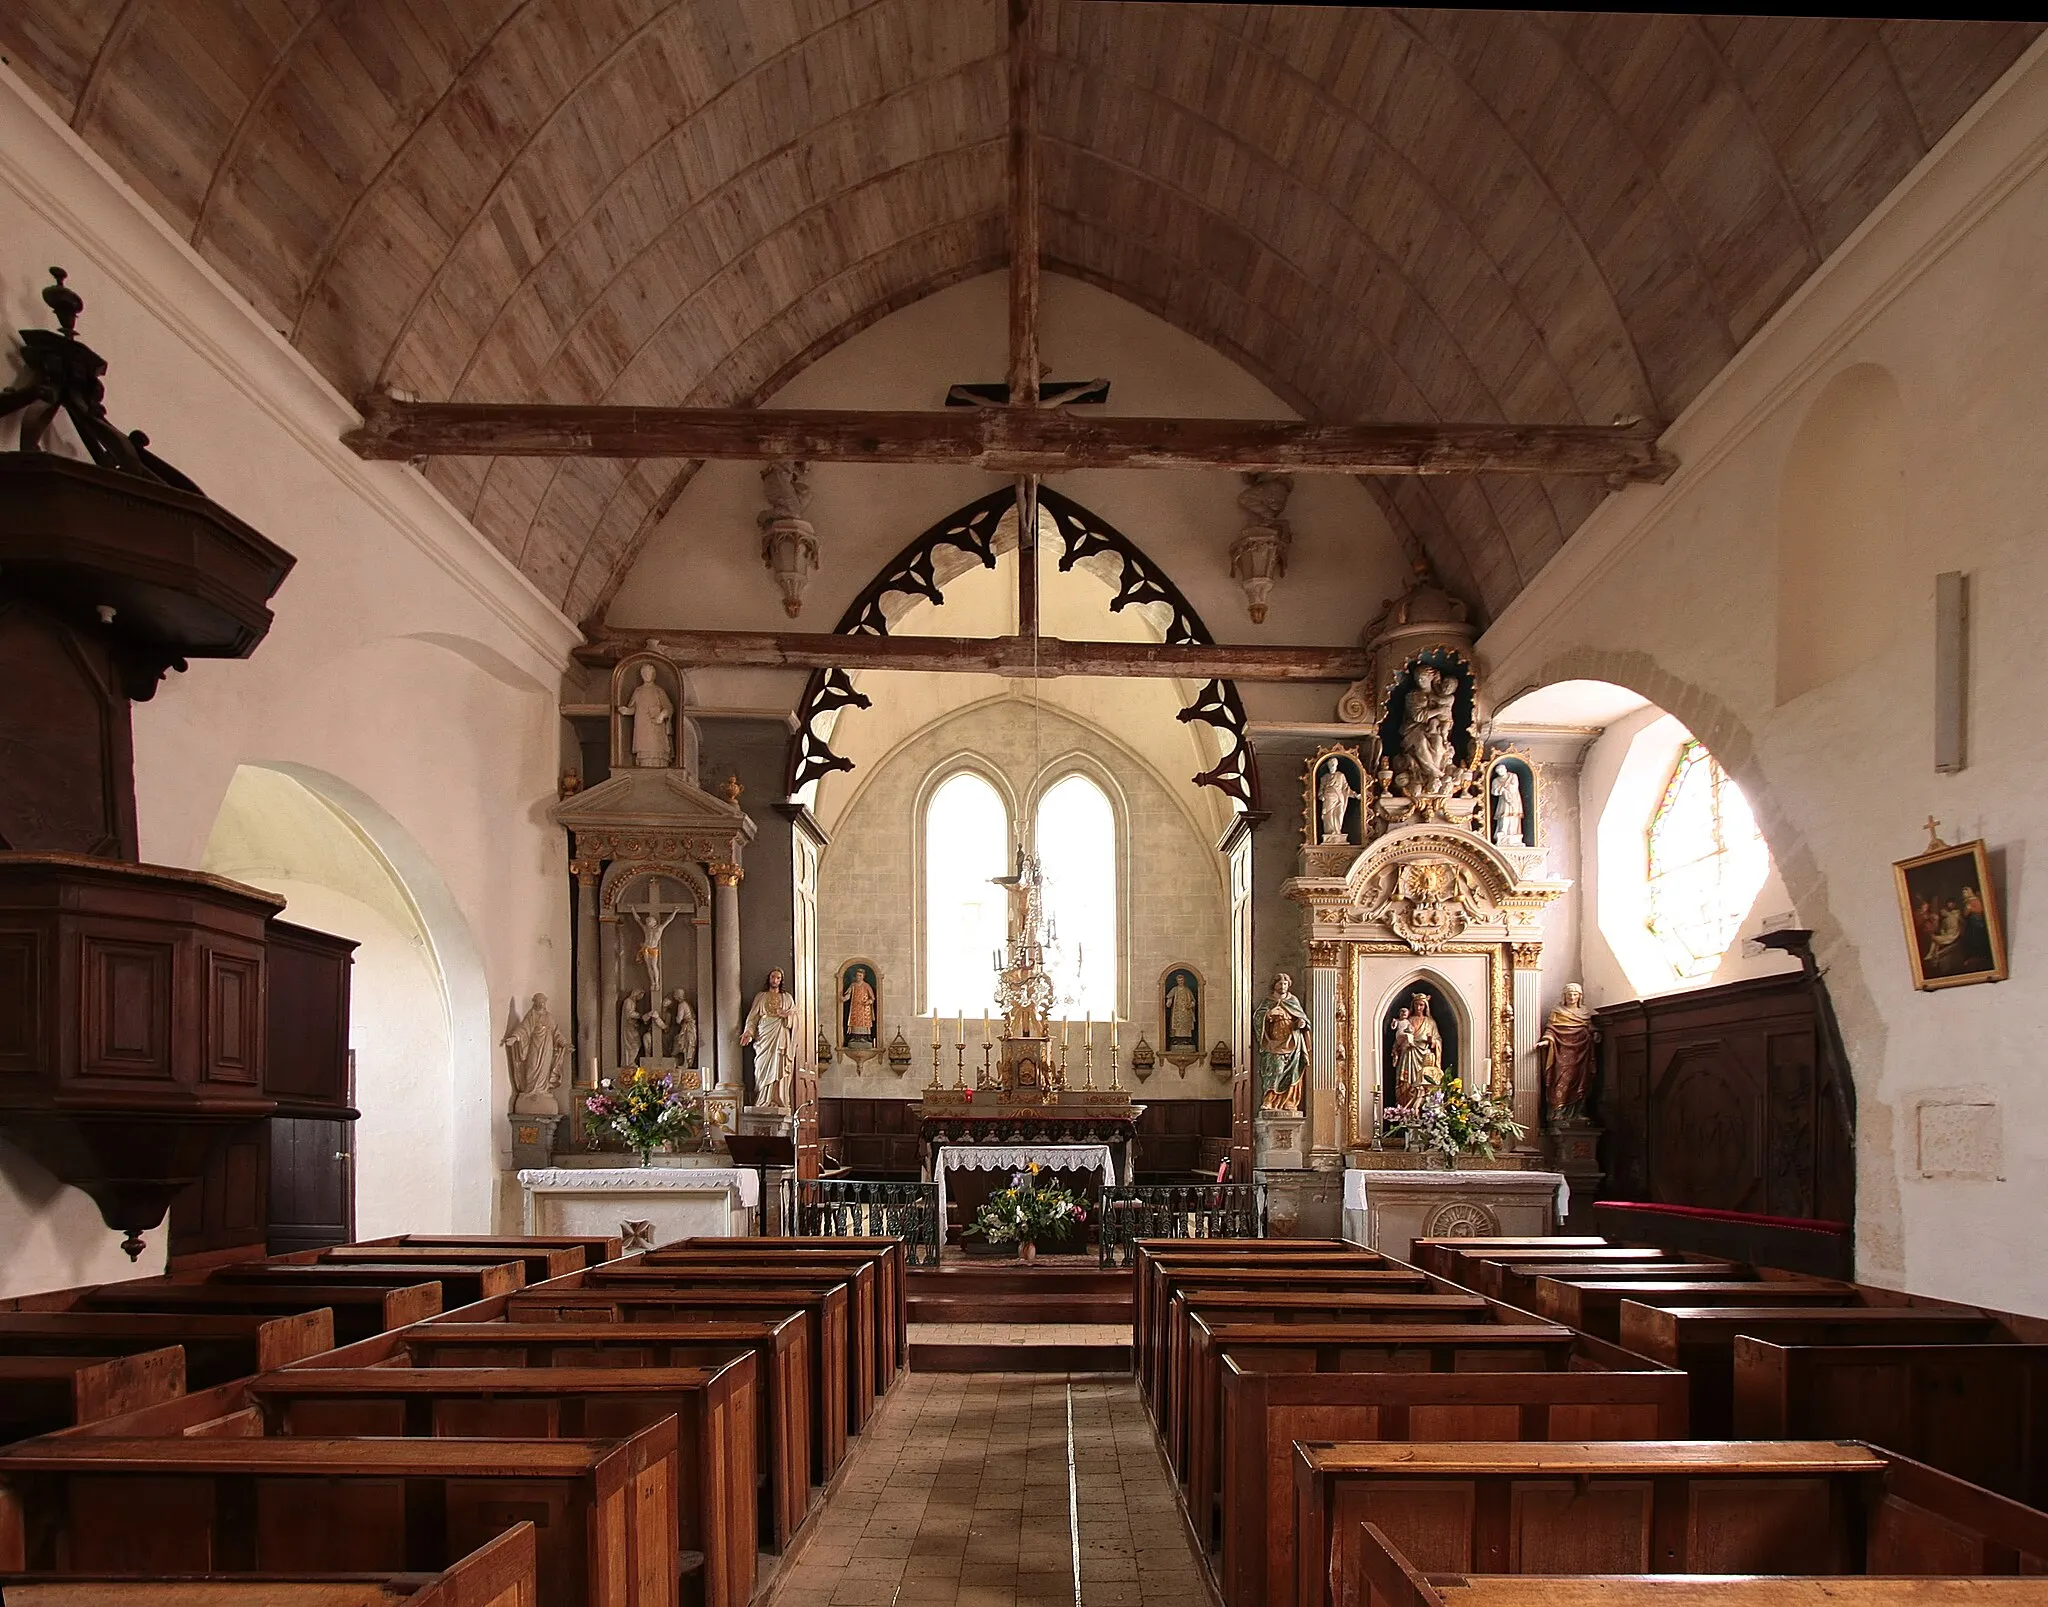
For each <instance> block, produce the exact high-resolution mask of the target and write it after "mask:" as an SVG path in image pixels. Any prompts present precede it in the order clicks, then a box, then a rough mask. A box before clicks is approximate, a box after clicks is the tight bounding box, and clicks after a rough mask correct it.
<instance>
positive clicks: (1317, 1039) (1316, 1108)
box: [1307, 943, 1344, 1172]
mask: <svg viewBox="0 0 2048 1607" xmlns="http://www.w3.org/2000/svg"><path fill="white" fill-rule="evenodd" d="M1340 952H1341V949H1340V947H1339V945H1337V944H1335V943H1311V944H1310V945H1309V949H1308V1021H1309V1040H1308V1055H1309V1096H1308V1104H1307V1109H1308V1164H1309V1166H1310V1168H1311V1169H1312V1170H1315V1171H1319V1172H1327V1171H1336V1170H1340V1169H1341V1168H1342V1167H1343V1165H1344V1148H1343V1146H1344V1134H1343V1132H1342V1130H1341V1129H1340V1128H1339V1125H1338V1121H1339V1111H1338V1108H1337V1058H1338V1051H1339V1045H1338V1042H1337V980H1338V977H1337V960H1338V955H1339V954H1340Z"/></svg>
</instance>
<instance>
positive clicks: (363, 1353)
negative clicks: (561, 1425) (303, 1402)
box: [289, 1313, 824, 1552]
mask: <svg viewBox="0 0 2048 1607" xmlns="http://www.w3.org/2000/svg"><path fill="white" fill-rule="evenodd" d="M734 1355H751V1356H752V1357H753V1358H754V1390H755V1408H756V1414H757V1415H756V1431H755V1436H754V1444H755V1451H756V1455H757V1457H758V1458H759V1459H760V1467H761V1475H762V1480H763V1483H762V1487H761V1492H760V1501H759V1522H758V1532H759V1537H760V1543H761V1546H762V1548H763V1549H764V1550H767V1551H775V1552H779V1551H782V1550H783V1549H785V1548H786V1547H787V1546H788V1544H789V1542H790V1539H791V1537H792V1536H793V1535H794V1534H795V1533H796V1531H797V1529H798V1528H799V1527H800V1526H801V1525H802V1523H803V1521H804V1517H805V1514H806V1513H807V1512H808V1511H809V1510H810V1491H811V1484H812V1482H813V1479H814V1477H815V1478H816V1480H817V1482H819V1483H823V1482H824V1477H823V1474H822V1471H821V1470H816V1469H814V1467H813V1455H814V1452H813V1436H812V1433H811V1417H812V1415H813V1407H812V1402H811V1383H810V1378H811V1363H810V1341H809V1336H808V1328H807V1326H806V1324H805V1320H804V1318H803V1316H802V1315H801V1314H800V1313H791V1314H786V1315H783V1316H781V1317H778V1318H776V1319H774V1320H772V1321H761V1322H678V1323H661V1324H654V1323H641V1324H636V1325H632V1326H626V1325H622V1324H615V1325H611V1326H608V1327H606V1326H601V1327H592V1328H580V1327H572V1326H568V1325H565V1324H562V1323H556V1322H547V1323H533V1324H526V1323H512V1322H471V1323H454V1322H430V1323H421V1324H420V1325H419V1326H418V1327H416V1328H409V1329H406V1330H405V1331H404V1332H402V1333H396V1334H384V1335H380V1336H379V1337H378V1338H376V1339H372V1340H367V1341H365V1342H364V1343H362V1344H360V1345H350V1346H347V1347H346V1348H344V1349H341V1350H336V1351H330V1352H329V1353H328V1354H326V1355H324V1356H318V1357H315V1358H313V1359H312V1361H311V1362H310V1363H308V1364H307V1366H308V1367H325V1368H337V1367H371V1368H400V1367H447V1368H545V1367H569V1368H578V1369H587V1368H621V1369H632V1368H649V1367H712V1366H717V1365H718V1364H719V1363H721V1362H723V1361H725V1360H727V1359H728V1358H730V1357H732V1356H734ZM289 1370H290V1371H292V1372H297V1371H299V1370H300V1369H299V1368H296V1367H294V1368H292V1369H289Z"/></svg>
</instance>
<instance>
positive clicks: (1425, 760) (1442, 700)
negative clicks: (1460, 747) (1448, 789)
mask: <svg viewBox="0 0 2048 1607" xmlns="http://www.w3.org/2000/svg"><path fill="white" fill-rule="evenodd" d="M1457 700H1458V678H1457V677H1456V676H1455V675H1446V674H1444V673H1443V672H1442V671H1441V670H1439V669H1437V668H1436V666H1435V665H1433V664H1424V665H1422V666H1421V667H1420V668H1418V669H1417V670H1416V672H1415V685H1414V686H1413V687H1412V688H1410V689H1409V693H1408V707H1407V713H1406V719H1405V720H1404V722H1403V724H1402V726H1401V763H1400V765H1398V766H1397V767H1396V769H1397V770H1398V772H1399V774H1400V776H1401V790H1402V792H1403V793H1404V794H1406V795H1407V796H1408V797H1410V798H1415V797H1422V796H1428V795H1435V794H1440V793H1442V792H1443V791H1444V789H1445V786H1446V784H1447V783H1448V782H1449V780H1450V774H1451V767H1452V766H1453V765H1454V764H1456V763H1457V755H1456V752H1455V751H1454V749H1453V745H1452V741H1451V733H1452V729H1453V727H1454V725H1455V723H1456V705H1457Z"/></svg>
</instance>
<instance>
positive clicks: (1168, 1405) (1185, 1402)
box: [1160, 1286, 1494, 1481]
mask: <svg viewBox="0 0 2048 1607" xmlns="http://www.w3.org/2000/svg"><path fill="white" fill-rule="evenodd" d="M1493 1309H1494V1308H1493V1307H1492V1306H1491V1305H1490V1304H1489V1303H1488V1302H1487V1301H1485V1300H1483V1299H1481V1298H1480V1297H1479V1296H1478V1295H1471V1294H1440V1293H1436V1292H1432V1291H1426V1290H1399V1291H1394V1292H1386V1291H1380V1290H1372V1291H1368V1292H1364V1293H1358V1292H1338V1293H1334V1294H1326V1293H1324V1292H1322V1291H1321V1290H1320V1289H1318V1288H1315V1287H1305V1288H1302V1289H1300V1290H1296V1291H1275V1290H1271V1289H1228V1288H1226V1289H1214V1288H1201V1287H1196V1288H1190V1287H1186V1286H1181V1287H1177V1288H1175V1289H1174V1291H1173V1298H1172V1303H1171V1304H1170V1305H1169V1306H1168V1307H1167V1318H1166V1321H1167V1360H1166V1375H1165V1378H1164V1380H1163V1382H1162V1384H1161V1391H1160V1393H1161V1399H1162V1403H1163V1408H1164V1417H1165V1426H1166V1434H1165V1438H1166V1442H1167V1461H1168V1463H1169V1464H1170V1465H1171V1466H1172V1467H1173V1469H1174V1471H1175V1472H1176V1473H1178V1474H1179V1475H1180V1476H1181V1478H1182V1479H1183V1481H1185V1479H1186V1477H1187V1456H1188V1437H1189V1433H1190V1423H1191V1418H1192V1415H1193V1413H1194V1412H1195V1407H1194V1404H1193V1399H1192V1397H1193V1394H1194V1391H1195V1390H1196V1389H1198V1388H1214V1387H1215V1379H1214V1378H1213V1376H1209V1375H1205V1376H1204V1377H1203V1378H1202V1379H1201V1380H1199V1381H1197V1380H1195V1379H1193V1378H1192V1377H1191V1375H1190V1372H1189V1367H1188V1360H1189V1345H1188V1336H1189V1331H1190V1325H1191V1323H1192V1321H1193V1319H1194V1317H1195V1316H1196V1315H1197V1314H1199V1315H1201V1316H1203V1317H1205V1318H1207V1319H1208V1320H1209V1321H1210V1322H1211V1323H1212V1324H1214V1323H1239V1324H1245V1323H1252V1324H1260V1323H1264V1324H1272V1325H1275V1326H1286V1325H1288V1324H1295V1323H1308V1324H1314V1325H1317V1326H1322V1327H1328V1326H1332V1325H1352V1324H1358V1325H1367V1324H1372V1325H1377V1324H1381V1323H1404V1324H1407V1325H1408V1326H1410V1327H1413V1326H1415V1325H1417V1324H1427V1325H1431V1326H1438V1325H1442V1324H1447V1323H1481V1322H1488V1321H1490V1320H1492V1314H1493ZM1214 1405H1215V1402H1214V1401H1213V1400H1210V1401H1205V1402H1204V1403H1203V1410H1204V1413H1205V1414H1206V1412H1207V1411H1208V1410H1210V1409H1213V1407H1214Z"/></svg>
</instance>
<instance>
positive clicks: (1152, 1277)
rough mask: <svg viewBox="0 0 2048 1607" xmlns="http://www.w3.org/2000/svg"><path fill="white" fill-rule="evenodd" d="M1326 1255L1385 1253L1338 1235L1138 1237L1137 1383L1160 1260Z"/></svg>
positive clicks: (1285, 1261) (1235, 1262)
mask: <svg viewBox="0 0 2048 1607" xmlns="http://www.w3.org/2000/svg"><path fill="white" fill-rule="evenodd" d="M1325 1260H1328V1261H1330V1262H1331V1264H1333V1265H1350V1266H1356V1267H1382V1266H1385V1265H1387V1262H1386V1260H1385V1258H1384V1257H1382V1256H1380V1255H1378V1254H1376V1253H1375V1252H1373V1251H1371V1250H1365V1249H1361V1248H1359V1247H1358V1246H1356V1245H1351V1244H1347V1243H1346V1242H1345V1241H1344V1240H1342V1239H1139V1240H1137V1241H1135V1243H1134V1244H1133V1246H1132V1253H1131V1312H1132V1319H1131V1324H1132V1336H1133V1338H1134V1339H1135V1341H1136V1356H1137V1362H1138V1383H1139V1387H1140V1390H1141V1391H1143V1392H1145V1393H1147V1394H1148V1395H1149V1391H1150V1384H1151V1378H1150V1364H1149V1362H1148V1361H1147V1358H1146V1354H1145V1335H1146V1334H1148V1333H1150V1332H1151V1330H1152V1296H1153V1291H1154V1289H1155V1287H1156V1286H1157V1284H1158V1281H1159V1274H1160V1268H1161V1266H1162V1264H1163V1263H1166V1262H1172V1263H1175V1264H1177V1265H1186V1266H1191V1267H1198V1266H1302V1265H1315V1264H1317V1263H1318V1262H1322V1261H1325Z"/></svg>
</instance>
